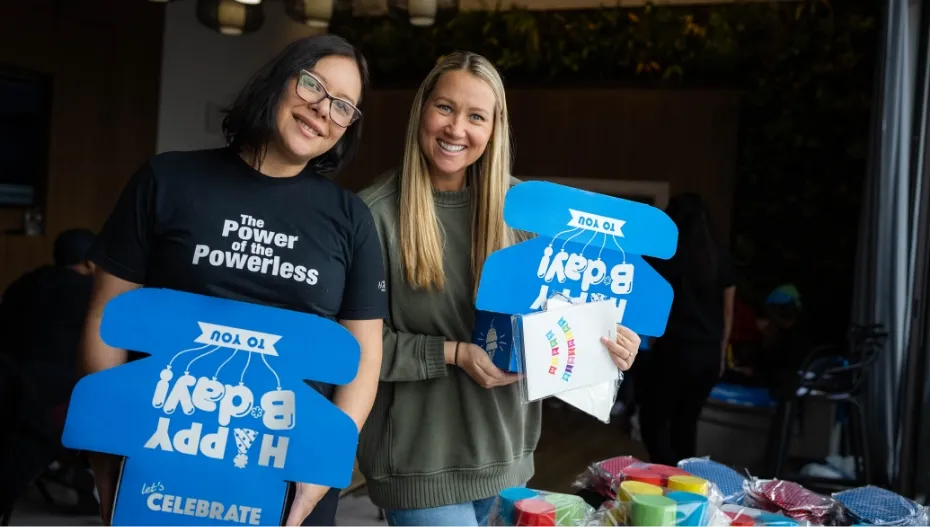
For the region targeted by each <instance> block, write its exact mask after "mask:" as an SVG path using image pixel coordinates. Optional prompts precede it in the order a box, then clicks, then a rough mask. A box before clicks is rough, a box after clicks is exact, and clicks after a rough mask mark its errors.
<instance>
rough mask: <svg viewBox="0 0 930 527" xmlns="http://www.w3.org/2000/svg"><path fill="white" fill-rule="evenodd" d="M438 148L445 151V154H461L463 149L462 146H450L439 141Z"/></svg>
mask: <svg viewBox="0 0 930 527" xmlns="http://www.w3.org/2000/svg"><path fill="white" fill-rule="evenodd" d="M439 147H440V148H442V149H443V150H445V151H446V152H450V153H453V154H454V153H456V152H461V151H462V150H464V149H465V147H464V146H463V145H451V144H449V143H447V142H445V141H439Z"/></svg>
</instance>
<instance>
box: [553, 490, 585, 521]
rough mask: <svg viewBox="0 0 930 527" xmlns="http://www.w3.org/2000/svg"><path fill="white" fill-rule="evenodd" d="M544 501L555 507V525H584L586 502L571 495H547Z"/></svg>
mask: <svg viewBox="0 0 930 527" xmlns="http://www.w3.org/2000/svg"><path fill="white" fill-rule="evenodd" d="M543 499H545V500H546V501H547V502H549V503H551V504H552V505H553V506H554V507H555V524H556V525H560V526H564V525H582V524H583V523H584V520H585V517H584V514H585V501H584V500H583V499H581V497H580V496H572V495H571V494H546V495H545V496H544V497H543Z"/></svg>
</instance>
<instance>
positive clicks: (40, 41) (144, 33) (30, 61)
mask: <svg viewBox="0 0 930 527" xmlns="http://www.w3.org/2000/svg"><path fill="white" fill-rule="evenodd" d="M163 13H164V6H163V5H158V4H155V3H152V2H147V1H137V0H82V1H80V2H71V1H64V2H63V1H58V0H30V1H28V2H10V3H9V5H8V6H4V14H3V16H2V17H0V66H6V67H16V68H23V69H27V70H31V71H36V72H39V73H43V74H47V75H50V76H51V78H52V85H53V103H52V122H51V137H50V155H49V173H48V178H47V192H46V196H45V207H44V208H45V211H44V212H45V219H46V221H45V234H44V235H43V236H40V237H35V238H26V237H23V236H18V235H9V234H0V251H2V252H0V255H2V260H0V287H6V285H7V284H8V283H9V282H10V281H11V280H13V279H14V278H16V277H17V276H19V275H20V274H21V273H22V272H24V271H26V270H28V269H30V268H32V267H35V266H36V265H39V264H41V263H45V262H48V261H50V257H51V244H52V242H53V240H54V237H55V235H57V234H58V232H60V231H61V230H63V229H66V228H71V227H89V228H92V229H95V230H96V229H99V228H100V226H101V225H102V223H103V221H104V220H105V218H106V215H107V214H108V213H109V211H110V209H111V208H112V206H113V204H114V202H115V201H116V197H117V195H118V194H119V192H120V190H121V189H122V187H123V185H124V184H125V182H126V180H127V179H128V178H129V177H130V175H131V174H132V173H133V171H134V170H135V169H136V167H138V166H139V165H140V164H141V163H142V162H143V161H144V160H145V159H146V158H147V157H149V156H151V155H152V154H154V153H155V133H156V129H157V112H158V92H159V84H160V83H159V77H160V71H161V47H162V28H163V18H164V16H163ZM22 213H23V209H16V208H3V209H0V233H5V232H6V231H8V230H11V229H18V228H21V226H22Z"/></svg>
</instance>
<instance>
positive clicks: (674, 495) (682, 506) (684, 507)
mask: <svg viewBox="0 0 930 527" xmlns="http://www.w3.org/2000/svg"><path fill="white" fill-rule="evenodd" d="M665 497H667V498H669V499H671V500H673V501H674V502H675V504H676V513H675V524H676V525H682V526H693V525H705V524H706V523H707V520H708V518H707V515H708V512H709V511H708V501H707V497H705V496H702V495H700V494H695V493H694V492H685V491H682V490H674V491H671V492H669V493H668V494H666V495H665Z"/></svg>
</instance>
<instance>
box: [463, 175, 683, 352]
mask: <svg viewBox="0 0 930 527" xmlns="http://www.w3.org/2000/svg"><path fill="white" fill-rule="evenodd" d="M504 220H505V221H506V223H507V225H509V226H510V227H511V228H513V229H517V230H522V231H526V232H530V233H534V234H537V235H538V236H537V237H536V238H533V239H531V240H528V241H525V242H522V243H519V244H515V245H513V246H511V247H507V248H505V249H502V250H500V251H496V252H494V253H493V254H491V255H490V256H489V257H488V259H487V260H486V261H485V264H484V268H483V269H482V274H481V282H480V283H479V285H478V295H477V300H476V302H475V306H476V308H477V309H478V310H479V311H488V312H492V313H503V314H507V315H517V314H527V313H532V312H534V311H539V310H541V309H542V308H543V306H544V305H545V301H546V300H548V299H549V298H550V297H551V296H553V295H555V294H558V293H561V294H563V295H565V296H567V297H569V298H570V299H572V301H573V302H590V301H599V300H613V301H614V302H615V303H616V305H617V307H618V318H620V319H622V320H618V322H621V323H622V324H623V325H624V326H626V327H628V328H630V329H632V330H633V331H635V332H637V333H639V334H641V335H646V336H653V337H658V336H661V335H662V334H663V333H665V325H666V322H667V321H668V315H669V312H670V311H671V307H672V298H673V291H672V288H671V286H670V285H669V284H668V282H666V281H665V279H663V278H662V277H661V275H659V274H658V273H657V272H656V271H655V269H653V268H652V267H651V266H650V265H649V264H647V263H646V262H645V261H644V260H643V259H642V257H641V255H644V256H653V257H656V258H663V259H667V258H671V257H672V256H673V255H674V254H675V250H676V248H677V245H678V228H677V227H676V226H675V223H674V222H673V221H672V220H671V218H669V217H668V216H667V215H666V214H665V213H664V212H663V211H661V210H659V209H657V208H655V207H652V206H649V205H645V204H643V203H637V202H634V201H629V200H625V199H621V198H615V197H612V196H606V195H603V194H596V193H594V192H588V191H584V190H579V189H576V188H572V187H567V186H564V185H558V184H555V183H549V182H544V181H530V182H526V183H520V184H518V185H516V186H514V187H513V188H511V189H510V191H509V192H508V193H507V197H506V199H505V202H504ZM634 278H635V280H634ZM634 281H635V287H634Z"/></svg>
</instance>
